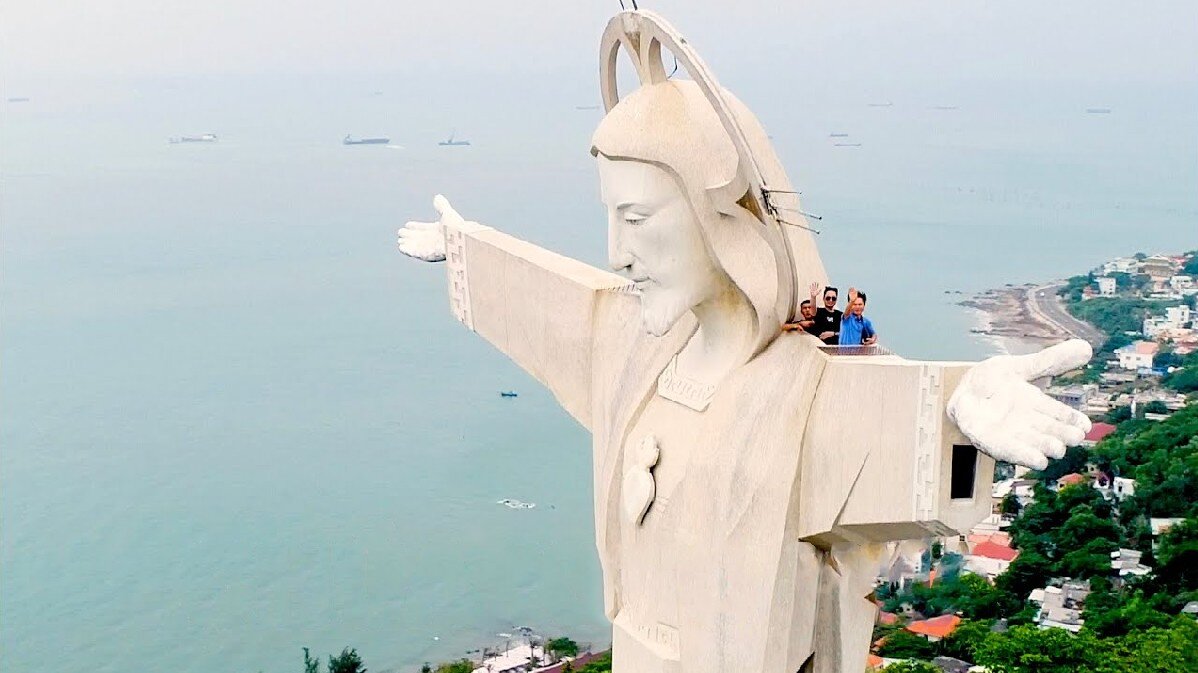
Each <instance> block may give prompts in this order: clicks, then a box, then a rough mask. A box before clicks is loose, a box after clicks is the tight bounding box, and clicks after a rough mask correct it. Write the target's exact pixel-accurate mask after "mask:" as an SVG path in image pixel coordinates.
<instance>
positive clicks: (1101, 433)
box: [1082, 422, 1115, 447]
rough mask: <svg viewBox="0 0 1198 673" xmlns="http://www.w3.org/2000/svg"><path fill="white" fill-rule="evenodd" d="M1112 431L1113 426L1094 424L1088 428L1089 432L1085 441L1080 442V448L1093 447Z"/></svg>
mask: <svg viewBox="0 0 1198 673" xmlns="http://www.w3.org/2000/svg"><path fill="white" fill-rule="evenodd" d="M1114 431H1115V426H1113V425H1111V424H1110V423H1102V422H1098V423H1095V424H1094V425H1092V426H1091V427H1090V431H1089V432H1087V433H1086V437H1085V439H1083V440H1082V446H1085V447H1091V446H1094V445H1095V444H1097V443H1099V442H1101V441H1102V440H1103V438H1105V437H1106V436H1107V435H1109V434H1111V433H1112V432H1114Z"/></svg>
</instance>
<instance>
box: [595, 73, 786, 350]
mask: <svg viewBox="0 0 1198 673" xmlns="http://www.w3.org/2000/svg"><path fill="white" fill-rule="evenodd" d="M728 98H729V99H730V100H731V101H733V104H734V106H735V108H736V113H737V116H738V117H740V118H742V119H744V120H751V121H752V123H753V124H756V119H754V118H753V117H752V114H751V113H749V112H748V110H747V109H746V108H744V106H743V105H741V104H740V103H739V102H738V101H736V100H735V99H734V98H732V97H731V96H730V95H729V96H728ZM591 153H592V154H594V155H595V157H596V159H597V161H598V164H599V181H600V192H601V198H602V200H603V203H604V206H605V207H606V209H607V213H608V257H609V261H610V263H611V266H612V268H613V269H614V270H616V271H617V272H620V273H622V274H623V275H625V276H626V277H627V278H628V279H629V280H631V281H632V282H634V283H635V284H636V286H637V288H638V289H639V290H640V294H641V316H642V322H643V324H644V327H645V329H646V330H647V331H648V332H650V333H651V334H654V335H661V334H664V333H665V332H667V331H668V330H669V329H670V328H671V327H672V326H673V325H674V324H675V323H676V322H677V321H678V319H679V318H681V317H682V316H683V315H685V314H686V313H687V312H688V311H690V310H692V309H694V308H695V307H696V306H698V305H700V304H702V303H703V302H705V301H709V300H714V299H717V298H719V297H720V296H721V295H722V294H724V293H730V292H731V293H735V292H740V293H743V294H744V295H745V297H747V298H748V299H749V302H750V303H751V304H752V306H753V309H754V311H756V313H757V315H756V320H755V322H756V324H755V325H753V326H750V328H751V329H756V330H757V331H758V333H759V334H761V333H762V332H763V331H764V332H769V333H770V334H771V335H772V334H775V333H776V332H777V327H778V325H779V323H780V322H781V320H780V319H779V317H778V316H777V314H776V311H775V310H774V308H773V303H774V299H775V296H776V293H777V275H778V274H777V270H776V262H775V255H774V253H773V251H772V250H771V249H770V246H769V243H768V242H767V241H766V240H765V238H764V237H763V236H762V235H761V230H762V229H763V225H762V222H761V219H760V218H759V217H758V215H757V214H756V212H755V211H756V205H755V203H753V201H752V199H751V198H749V196H748V194H747V189H748V187H747V185H746V184H744V183H743V182H742V181H740V180H738V178H737V154H736V149H735V147H734V146H733V144H732V141H731V139H730V138H729V137H728V134H727V132H726V131H725V130H724V128H723V126H722V125H721V123H720V120H719V118H718V116H717V115H716V113H715V111H714V110H713V109H712V107H711V104H710V103H709V102H708V101H707V99H706V98H705V97H704V96H703V93H702V92H701V91H700V90H699V87H698V86H697V85H695V84H694V83H693V82H690V81H686V80H681V81H667V82H663V83H660V84H655V85H651V86H642V87H640V88H639V89H637V90H636V91H635V92H633V93H632V94H631V95H629V96H628V97H626V98H624V99H623V100H621V101H620V102H619V104H617V105H616V106H615V107H614V108H612V109H611V111H610V112H608V114H607V116H606V117H604V119H603V121H602V122H601V123H600V125H599V128H598V130H596V131H595V134H594V137H593V139H592V149H591ZM755 341H756V340H755Z"/></svg>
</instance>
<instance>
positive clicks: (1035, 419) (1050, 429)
mask: <svg viewBox="0 0 1198 673" xmlns="http://www.w3.org/2000/svg"><path fill="white" fill-rule="evenodd" d="M1027 426H1028V427H1030V428H1032V429H1034V430H1037V431H1039V432H1043V433H1044V434H1046V435H1052V436H1053V437H1056V438H1057V439H1059V440H1061V441H1062V442H1064V443H1065V446H1077V445H1079V444H1081V443H1082V440H1083V439H1085V438H1086V433H1085V432H1084V431H1083V430H1082V429H1081V428H1079V427H1077V426H1076V425H1071V424H1069V423H1062V422H1061V421H1058V420H1056V419H1055V418H1052V417H1050V416H1045V415H1044V414H1041V413H1040V412H1038V411H1033V412H1031V413H1030V414H1028V419H1027Z"/></svg>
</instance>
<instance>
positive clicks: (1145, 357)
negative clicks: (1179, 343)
mask: <svg viewBox="0 0 1198 673" xmlns="http://www.w3.org/2000/svg"><path fill="white" fill-rule="evenodd" d="M1159 348H1160V347H1159V346H1158V345H1157V344H1156V343H1155V342H1152V341H1136V342H1134V343H1130V344H1127V345H1126V346H1124V347H1123V348H1117V349H1115V354H1116V355H1117V356H1119V367H1120V368H1121V369H1129V370H1131V371H1139V370H1140V369H1144V368H1151V367H1152V357H1153V356H1154V355H1156V352H1157V350H1159Z"/></svg>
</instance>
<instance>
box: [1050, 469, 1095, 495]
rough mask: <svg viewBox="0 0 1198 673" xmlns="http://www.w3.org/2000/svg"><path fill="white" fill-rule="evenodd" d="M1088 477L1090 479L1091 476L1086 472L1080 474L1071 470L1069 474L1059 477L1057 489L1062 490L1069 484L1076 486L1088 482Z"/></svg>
mask: <svg viewBox="0 0 1198 673" xmlns="http://www.w3.org/2000/svg"><path fill="white" fill-rule="evenodd" d="M1087 479H1089V477H1087V476H1086V475H1084V474H1078V473H1077V472H1070V473H1069V474H1067V475H1065V476H1063V477H1061V478H1060V479H1057V490H1058V491H1060V490H1063V489H1065V488H1067V487H1069V486H1076V485H1078V484H1084V483H1086V480H1087Z"/></svg>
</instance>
